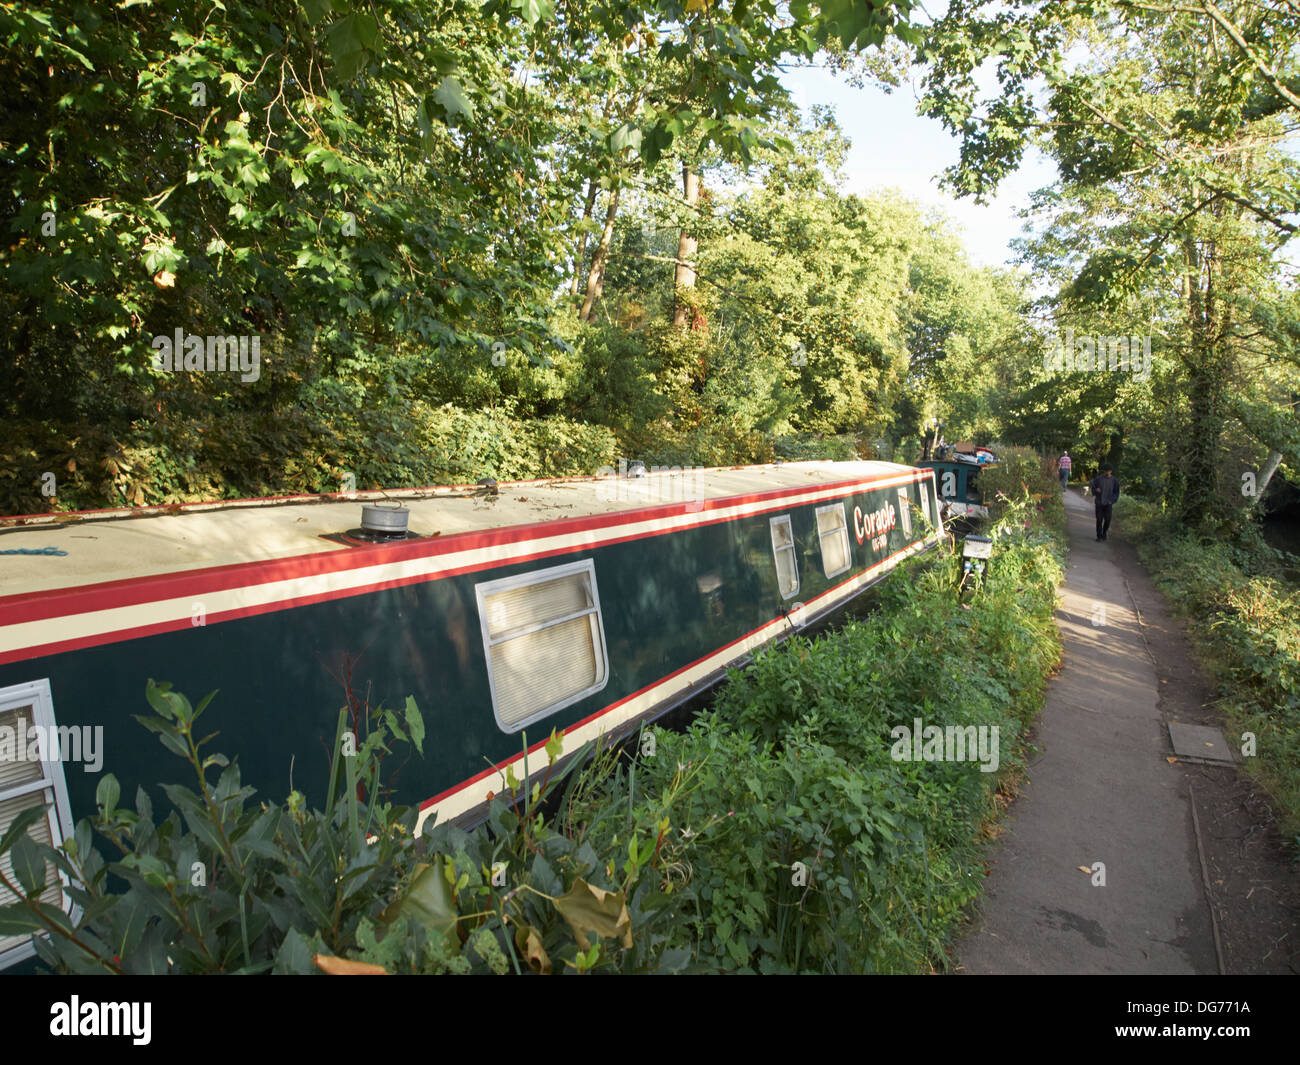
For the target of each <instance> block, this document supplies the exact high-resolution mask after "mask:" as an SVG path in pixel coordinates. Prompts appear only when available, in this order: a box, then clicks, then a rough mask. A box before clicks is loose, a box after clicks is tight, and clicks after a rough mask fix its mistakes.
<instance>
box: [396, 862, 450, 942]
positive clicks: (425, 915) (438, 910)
mask: <svg viewBox="0 0 1300 1065" xmlns="http://www.w3.org/2000/svg"><path fill="white" fill-rule="evenodd" d="M446 872H447V867H446V859H445V858H443V857H442V856H441V855H439V856H438V857H436V858H435V859H434V860H433V862H432V863H431V864H430V863H426V862H421V863H420V864H419V865H417V866H416V867H415V875H414V876H413V877H412V878H411V883H410V884H409V886H408V887H407V888H406V890H405V891H404V892H403V893H402V895H401V897H399V898H398V899H397V900H395V901H394V902H393V903H391V904H390V905H389V907H388V908H387V909H386V910H384V912H383V913H381V914H380V915H379V920H380V922H381V923H382V924H384V925H389V924H391V923H392V922H393V921H395V920H397V919H398V918H399V917H409V918H410V919H411V920H412V921H415V922H417V923H419V924H420V925H422V926H423V927H424V928H425V929H426V930H429V931H439V932H441V933H442V934H443V936H444V937H445V938H446V940H447V945H448V946H449V947H450V948H452V949H454V950H459V949H460V937H459V936H458V935H457V934H456V919H457V916H458V914H457V912H456V903H455V901H454V900H453V898H452V892H451V885H450V884H449V883H448V882H447V876H446Z"/></svg>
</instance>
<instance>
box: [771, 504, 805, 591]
mask: <svg viewBox="0 0 1300 1065" xmlns="http://www.w3.org/2000/svg"><path fill="white" fill-rule="evenodd" d="M772 555H773V557H774V558H775V559H776V586H777V588H779V589H780V591H781V598H782V599H789V598H790V596H792V595H794V594H796V593H797V592H798V591H799V562H798V560H797V559H796V558H795V553H794V530H793V529H791V527H790V515H789V514H782V515H781V516H780V517H776V518H773V519H772Z"/></svg>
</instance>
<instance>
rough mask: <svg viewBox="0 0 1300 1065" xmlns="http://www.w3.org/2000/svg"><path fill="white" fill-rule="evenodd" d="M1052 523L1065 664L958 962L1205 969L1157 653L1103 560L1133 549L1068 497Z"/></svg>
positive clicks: (1200, 902) (991, 968)
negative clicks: (1057, 541)
mask: <svg viewBox="0 0 1300 1065" xmlns="http://www.w3.org/2000/svg"><path fill="white" fill-rule="evenodd" d="M1066 518H1067V522H1068V525H1069V536H1070V566H1069V569H1068V571H1067V574H1066V580H1065V585H1064V587H1063V589H1062V601H1061V604H1060V606H1059V607H1058V609H1057V615H1056V617H1057V624H1058V626H1059V627H1060V630H1061V638H1062V642H1063V644H1064V662H1063V665H1062V668H1061V671H1060V672H1059V674H1058V675H1057V676H1056V677H1054V678H1053V680H1052V682H1051V684H1050V686H1049V688H1048V693H1047V702H1046V705H1045V707H1044V709H1043V713H1042V716H1041V718H1040V720H1039V724H1038V728H1037V730H1036V733H1035V734H1034V742H1035V745H1036V746H1037V748H1038V750H1039V753H1037V754H1036V755H1034V756H1033V757H1032V758H1031V760H1030V763H1029V769H1028V773H1027V776H1028V779H1027V781H1026V782H1025V783H1024V785H1023V787H1022V789H1021V791H1020V794H1019V796H1018V797H1017V798H1016V800H1015V802H1014V803H1013V804H1012V806H1011V807H1010V810H1009V811H1008V816H1007V820H1006V822H1005V824H1004V828H1005V833H1004V835H1003V836H1002V838H1001V839H1000V840H999V841H997V842H996V843H995V844H993V846H992V847H991V849H990V852H989V861H990V865H991V872H990V873H989V876H988V879H987V880H986V896H985V898H984V899H983V901H982V902H981V903H980V904H979V911H980V912H979V914H978V915H977V916H976V917H975V920H974V924H973V927H972V929H971V930H970V931H969V932H968V933H966V935H965V936H964V937H963V938H962V939H961V940H960V941H959V942H958V943H957V946H956V953H957V958H958V961H959V964H960V966H961V968H962V969H963V970H964V971H966V972H971V973H1153V974H1154V973H1214V972H1218V971H1219V961H1218V956H1219V953H1220V951H1219V950H1216V945H1215V941H1216V929H1215V927H1214V922H1213V921H1212V920H1211V915H1210V908H1209V904H1208V903H1207V897H1206V891H1205V887H1204V883H1205V880H1206V877H1205V875H1204V874H1203V871H1202V869H1203V864H1202V858H1201V854H1202V848H1201V846H1198V826H1197V824H1196V819H1195V818H1194V816H1193V809H1192V803H1191V801H1190V800H1189V790H1188V782H1189V778H1188V773H1187V772H1186V771H1187V770H1188V769H1189V768H1191V767H1188V766H1184V765H1182V764H1181V763H1171V762H1169V761H1168V756H1169V754H1170V749H1169V734H1168V731H1167V727H1166V721H1165V717H1164V714H1163V712H1162V708H1161V684H1160V676H1159V670H1158V667H1157V656H1156V655H1154V654H1153V653H1152V652H1151V650H1150V648H1149V646H1148V641H1147V636H1146V633H1145V629H1144V625H1143V623H1142V622H1141V621H1140V619H1139V616H1138V610H1137V609H1136V608H1135V600H1134V597H1133V593H1132V591H1131V585H1130V581H1129V579H1128V577H1127V576H1126V574H1125V572H1124V568H1123V567H1122V566H1121V564H1120V563H1119V562H1118V561H1117V560H1116V554H1117V552H1119V551H1123V552H1125V553H1126V554H1128V553H1131V549H1130V548H1128V547H1127V546H1126V545H1121V544H1120V543H1118V541H1116V539H1115V538H1114V536H1113V535H1112V537H1111V539H1110V540H1108V541H1106V542H1104V543H1098V542H1097V541H1096V533H1095V529H1094V526H1093V514H1092V507H1091V505H1090V504H1089V503H1087V502H1086V501H1085V500H1083V499H1082V498H1080V497H1079V496H1078V495H1076V494H1075V493H1073V492H1069V493H1067V494H1066ZM994 573H995V574H996V569H995V570H994ZM1143 612H1144V613H1145V610H1144V611H1143ZM1183 653H1184V654H1185V655H1186V654H1187V652H1186V649H1185V648H1184V649H1183ZM1188 664H1189V665H1190V658H1189V661H1188ZM1214 772H1216V773H1220V774H1233V773H1235V770H1233V769H1232V768H1230V767H1222V768H1221V767H1215V769H1214ZM1197 801H1198V802H1199V801H1200V800H1199V798H1198V800H1197Z"/></svg>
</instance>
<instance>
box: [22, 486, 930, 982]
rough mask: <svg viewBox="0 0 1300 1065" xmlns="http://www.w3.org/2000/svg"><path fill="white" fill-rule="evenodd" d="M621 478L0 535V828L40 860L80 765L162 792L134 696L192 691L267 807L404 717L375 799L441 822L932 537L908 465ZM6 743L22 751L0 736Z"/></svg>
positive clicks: (160, 762)
mask: <svg viewBox="0 0 1300 1065" xmlns="http://www.w3.org/2000/svg"><path fill="white" fill-rule="evenodd" d="M628 472H629V471H627V470H626V469H624V470H623V471H613V470H604V471H602V475H598V476H595V477H588V478H575V479H566V480H548V481H532V482H516V483H512V484H499V485H498V484H495V483H492V482H487V483H485V484H481V485H470V486H453V487H447V488H430V489H418V490H417V489H412V490H402V491H389V492H382V493H381V492H354V493H349V494H346V495H332V496H312V497H289V498H278V499H263V500H242V501H222V502H218V503H205V504H191V505H179V506H168V507H155V508H144V509H143V510H140V509H133V510H128V511H120V512H116V511H98V512H81V513H77V514H59V515H37V516H28V517H25V518H15V519H0V833H3V831H4V828H5V826H6V825H7V824H8V823H9V822H10V821H12V819H13V818H14V817H15V816H16V815H17V813H18V812H19V811H20V810H22V809H23V808H25V807H27V806H31V805H33V804H35V803H36V802H38V801H40V802H45V803H48V804H50V813H49V817H48V819H47V822H48V823H42V824H41V826H40V827H41V831H42V834H43V835H44V837H45V839H46V841H47V842H52V843H54V844H56V845H57V843H58V842H59V841H60V840H61V839H63V838H65V837H66V836H67V835H68V833H69V832H70V831H71V828H72V825H73V824H74V822H75V821H76V820H78V819H80V818H81V817H84V816H87V815H90V814H93V813H94V809H95V788H96V785H97V784H98V780H99V775H100V773H102V772H105V771H108V772H112V773H114V774H115V775H116V776H117V778H118V780H119V781H120V782H121V785H122V794H123V795H124V796H128V797H129V796H132V795H134V794H135V789H136V786H137V785H144V786H145V787H146V788H148V789H150V791H151V792H152V793H153V794H155V795H156V794H157V792H156V790H155V785H157V784H158V783H159V782H170V781H173V780H178V779H181V778H182V776H183V768H184V767H183V766H182V765H181V763H180V762H179V760H178V759H176V758H174V757H173V756H171V755H169V754H168V753H167V752H166V751H165V750H164V749H163V748H162V747H161V745H159V744H158V743H157V741H156V740H155V739H154V737H153V736H152V735H150V734H149V733H148V732H146V731H145V729H144V728H142V727H141V726H140V724H139V723H138V722H137V721H135V720H134V719H133V716H132V715H135V714H140V715H146V714H148V712H149V711H148V707H147V704H146V702H145V688H146V685H147V682H148V681H149V679H150V678H153V679H155V680H159V681H163V680H165V681H170V682H171V683H172V684H173V686H174V687H175V689H176V690H178V691H180V692H183V693H184V694H186V695H187V696H189V697H190V699H191V700H192V701H193V702H195V703H197V702H198V700H199V699H200V698H202V697H203V696H205V695H206V694H208V693H209V692H212V691H216V692H217V695H216V697H215V699H214V700H213V701H212V703H211V705H210V706H209V708H208V709H207V711H206V712H205V721H206V722H207V723H208V725H209V726H210V729H211V730H214V731H217V732H218V733H219V737H218V739H217V740H216V741H214V743H213V745H212V748H211V749H213V750H219V751H222V752H224V753H226V754H228V755H230V756H232V757H237V758H238V760H239V764H240V768H241V772H242V775H243V779H244V781H245V783H247V784H251V785H252V786H254V787H256V788H257V789H258V791H259V792H261V793H262V794H264V795H267V796H268V797H271V798H274V799H282V798H283V797H284V796H286V795H287V794H288V793H289V792H290V790H292V789H297V790H299V791H302V792H304V793H306V794H307V795H308V796H311V797H313V798H314V797H316V796H320V795H322V794H323V792H324V790H325V788H326V785H327V780H328V771H329V764H330V756H331V749H330V748H331V746H332V744H333V743H334V739H335V731H336V725H337V718H338V711H339V708H340V707H341V706H348V707H351V708H353V709H354V711H357V712H359V713H360V712H364V711H365V709H366V708H373V707H376V706H379V705H384V706H388V707H399V708H400V707H401V706H402V705H403V704H404V703H405V700H406V698H407V697H408V696H411V697H413V698H414V699H415V702H416V705H417V706H418V707H419V709H420V711H421V713H422V715H423V717H424V721H425V727H426V738H425V743H424V757H423V758H422V759H421V758H419V757H418V756H417V755H415V753H414V752H413V751H412V752H411V757H410V759H409V760H407V761H406V762H405V763H404V764H402V765H401V766H400V767H399V768H398V769H397V770H396V771H395V773H394V775H393V776H392V778H391V779H392V783H393V786H394V793H395V798H396V799H397V800H398V801H402V802H404V803H408V804H418V805H419V806H420V807H421V810H422V820H421V825H423V824H425V823H426V821H427V819H428V818H432V817H436V818H438V819H440V820H444V821H445V820H449V819H454V820H456V821H457V822H458V823H462V824H468V823H471V822H473V821H474V820H476V819H478V818H480V817H481V816H482V815H483V813H484V811H485V807H486V803H487V801H488V795H489V793H490V792H492V791H494V790H496V791H500V790H502V788H503V785H502V780H503V778H504V774H505V773H506V770H507V768H508V767H509V768H513V770H514V772H515V774H516V776H518V777H519V778H520V779H524V768H523V762H524V757H525V753H526V751H527V752H533V762H532V764H533V766H534V768H536V767H537V765H538V764H539V763H544V761H545V759H544V758H538V757H537V755H536V753H535V752H536V751H537V750H538V749H539V748H540V747H541V746H542V745H543V744H544V743H545V741H546V739H547V737H548V736H549V734H550V733H551V731H552V730H553V729H554V730H556V731H557V732H558V733H562V734H563V737H564V741H563V742H564V747H565V750H566V751H568V752H570V753H572V752H573V751H576V750H578V749H579V748H580V747H581V746H582V745H583V744H584V743H586V742H587V741H588V740H592V739H596V738H598V737H601V736H606V737H615V736H618V735H624V734H627V733H628V732H630V731H631V730H633V729H635V728H636V727H638V725H639V724H640V723H642V722H644V721H647V720H650V719H653V718H655V717H657V716H659V715H661V714H664V713H666V712H667V711H669V710H671V709H673V708H674V707H676V706H679V705H681V704H682V703H684V702H685V701H687V700H688V699H690V698H692V697H693V696H695V695H697V694H699V693H700V692H701V691H703V690H704V689H706V688H708V687H709V686H710V685H713V684H715V683H716V682H717V681H718V680H720V679H721V678H722V677H723V676H724V675H725V673H726V670H727V668H728V667H729V666H733V665H735V664H737V663H739V662H741V661H743V660H744V659H746V658H747V657H748V656H750V655H752V653H753V652H754V650H755V649H756V648H758V647H760V646H761V645H763V644H766V643H769V642H771V641H773V640H776V639H779V638H782V637H783V636H786V635H788V634H790V633H791V632H793V631H796V630H797V629H799V628H800V627H802V626H804V625H807V624H810V623H812V622H814V621H816V620H817V619H819V618H821V617H823V616H824V615H826V614H828V613H829V612H831V611H833V610H836V609H837V608H839V607H842V606H843V605H844V604H845V603H846V602H848V601H849V600H850V599H852V598H853V597H854V596H856V595H858V594H859V593H861V592H862V591H863V590H865V589H866V588H867V587H869V586H870V585H871V584H873V583H874V582H876V581H878V580H880V579H881V578H882V577H884V576H885V575H886V574H887V573H888V572H889V571H890V570H892V569H893V568H894V567H895V566H896V565H898V563H899V562H900V561H902V560H903V559H905V558H907V557H908V556H910V555H914V554H916V553H918V552H921V551H924V550H926V549H928V548H929V547H931V546H933V545H934V544H936V543H937V542H938V541H939V539H940V538H941V537H942V536H943V535H944V533H943V530H942V524H941V521H940V516H939V513H938V509H937V508H938V502H939V500H938V497H937V496H936V493H935V487H936V486H935V482H934V471H933V470H932V469H919V468H914V467H908V466H903V465H896V464H893V463H886V462H795V463H778V464H774V465H766V466H754V467H741V468H729V469H728V468H723V469H709V470H692V469H668V470H661V469H653V470H651V471H649V472H647V473H644V474H643V475H642V476H628V475H626V474H627V473H628ZM630 472H634V473H642V471H640V470H634V471H630ZM38 552H39V553H38ZM6 730H7V731H6ZM33 730H44V732H45V735H46V736H48V737H49V738H50V740H49V745H48V746H47V751H48V752H49V753H47V755H46V756H45V757H44V758H37V759H36V760H32V758H30V757H24V754H23V751H22V747H21V744H19V745H18V746H17V748H15V745H14V744H13V743H10V744H9V746H8V747H7V748H6V746H5V745H4V743H3V739H4V737H5V736H6V735H8V736H10V737H13V736H22V735H24V734H26V735H31V734H32V733H33ZM6 751H8V756H7V757H6ZM28 753H29V754H30V752H28ZM386 769H387V766H386ZM51 891H52V892H53V893H54V894H55V895H57V894H58V893H59V888H58V886H57V885H55V886H53V887H52V888H51ZM52 901H53V899H52ZM26 954H30V948H29V945H28V944H27V943H26V942H23V941H18V940H8V941H6V940H5V939H3V938H0V966H4V965H7V964H10V963H12V962H13V961H16V960H18V958H19V957H20V956H22V955H26Z"/></svg>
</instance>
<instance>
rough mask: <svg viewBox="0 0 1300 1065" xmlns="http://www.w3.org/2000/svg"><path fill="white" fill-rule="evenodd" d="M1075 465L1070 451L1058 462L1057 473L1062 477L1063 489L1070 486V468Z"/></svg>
mask: <svg viewBox="0 0 1300 1065" xmlns="http://www.w3.org/2000/svg"><path fill="white" fill-rule="evenodd" d="M1073 465H1074V462H1073V460H1072V459H1071V458H1070V453H1069V452H1068V451H1066V452H1064V453H1063V454H1062V455H1061V457H1060V458H1059V459H1057V460H1056V472H1057V473H1058V474H1059V475H1060V478H1061V487H1062V488H1066V487H1068V486H1069V484H1070V467H1071V466H1073Z"/></svg>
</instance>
